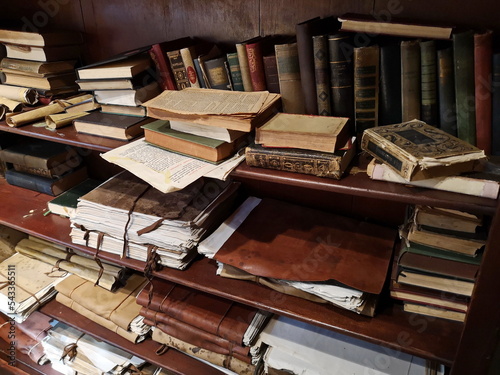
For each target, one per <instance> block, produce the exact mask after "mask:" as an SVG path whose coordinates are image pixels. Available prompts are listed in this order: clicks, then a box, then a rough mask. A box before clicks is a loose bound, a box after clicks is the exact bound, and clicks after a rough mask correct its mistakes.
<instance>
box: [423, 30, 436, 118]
mask: <svg viewBox="0 0 500 375" xmlns="http://www.w3.org/2000/svg"><path fill="white" fill-rule="evenodd" d="M436 71H437V65H436V41H435V40H426V41H422V42H420V80H421V86H420V92H421V103H422V104H421V107H420V111H421V119H422V121H423V122H425V123H427V124H430V125H433V126H438V125H439V123H438V103H437V82H436V79H437V74H436Z"/></svg>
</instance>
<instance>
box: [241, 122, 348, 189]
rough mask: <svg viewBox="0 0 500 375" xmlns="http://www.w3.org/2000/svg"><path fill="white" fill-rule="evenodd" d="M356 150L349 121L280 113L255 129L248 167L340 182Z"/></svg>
mask: <svg viewBox="0 0 500 375" xmlns="http://www.w3.org/2000/svg"><path fill="white" fill-rule="evenodd" d="M355 153H356V147H355V142H354V139H350V135H349V119H348V118H343V117H325V116H310V115H298V114H288V113H279V114H277V115H275V116H274V117H272V118H271V119H270V120H269V121H268V122H266V123H265V124H264V125H262V126H261V127H259V128H258V129H257V130H256V135H255V144H253V145H250V146H249V147H247V148H246V154H245V155H246V162H247V164H248V165H249V166H252V167H259V168H267V169H277V170H282V171H288V172H294V173H303V174H310V175H315V176H319V177H328V178H333V179H337V180H338V179H340V178H341V177H342V174H343V173H344V171H345V170H346V169H347V167H348V166H349V164H350V162H351V161H352V159H353V157H354V155H355Z"/></svg>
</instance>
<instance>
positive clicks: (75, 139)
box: [0, 121, 128, 152]
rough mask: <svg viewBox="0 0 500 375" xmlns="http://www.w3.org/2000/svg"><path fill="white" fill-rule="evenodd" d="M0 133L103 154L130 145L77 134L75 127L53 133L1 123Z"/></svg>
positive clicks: (41, 129)
mask: <svg viewBox="0 0 500 375" xmlns="http://www.w3.org/2000/svg"><path fill="white" fill-rule="evenodd" d="M0 131H3V132H9V133H14V134H19V135H24V136H28V137H33V138H40V139H45V140H47V141H52V142H58V143H64V144H68V145H71V146H75V147H82V148H87V149H90V150H96V151H101V152H106V151H109V150H112V149H114V148H116V147H119V146H122V145H124V144H126V143H128V142H124V141H120V140H116V139H111V138H104V137H98V136H94V135H90V134H83V133H77V132H76V130H75V128H74V126H73V125H70V126H66V127H64V128H60V129H57V130H56V131H51V130H48V129H45V128H44V127H36V126H33V124H28V125H23V126H20V127H18V128H12V127H10V126H8V125H7V124H5V121H2V122H1V123H0Z"/></svg>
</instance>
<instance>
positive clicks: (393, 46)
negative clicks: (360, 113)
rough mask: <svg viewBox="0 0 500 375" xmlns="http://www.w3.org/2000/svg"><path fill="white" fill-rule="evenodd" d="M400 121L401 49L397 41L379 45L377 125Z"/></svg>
mask: <svg viewBox="0 0 500 375" xmlns="http://www.w3.org/2000/svg"><path fill="white" fill-rule="evenodd" d="M398 122H401V49H400V46H399V43H389V44H385V45H383V46H380V92H379V116H378V123H379V125H390V124H396V123H398Z"/></svg>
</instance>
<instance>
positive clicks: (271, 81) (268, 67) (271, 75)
mask: <svg viewBox="0 0 500 375" xmlns="http://www.w3.org/2000/svg"><path fill="white" fill-rule="evenodd" d="M262 61H263V63H264V74H265V76H266V86H267V91H269V92H272V93H275V94H279V93H280V82H279V79H278V65H277V63H276V55H274V54H272V55H266V56H263V57H262Z"/></svg>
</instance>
